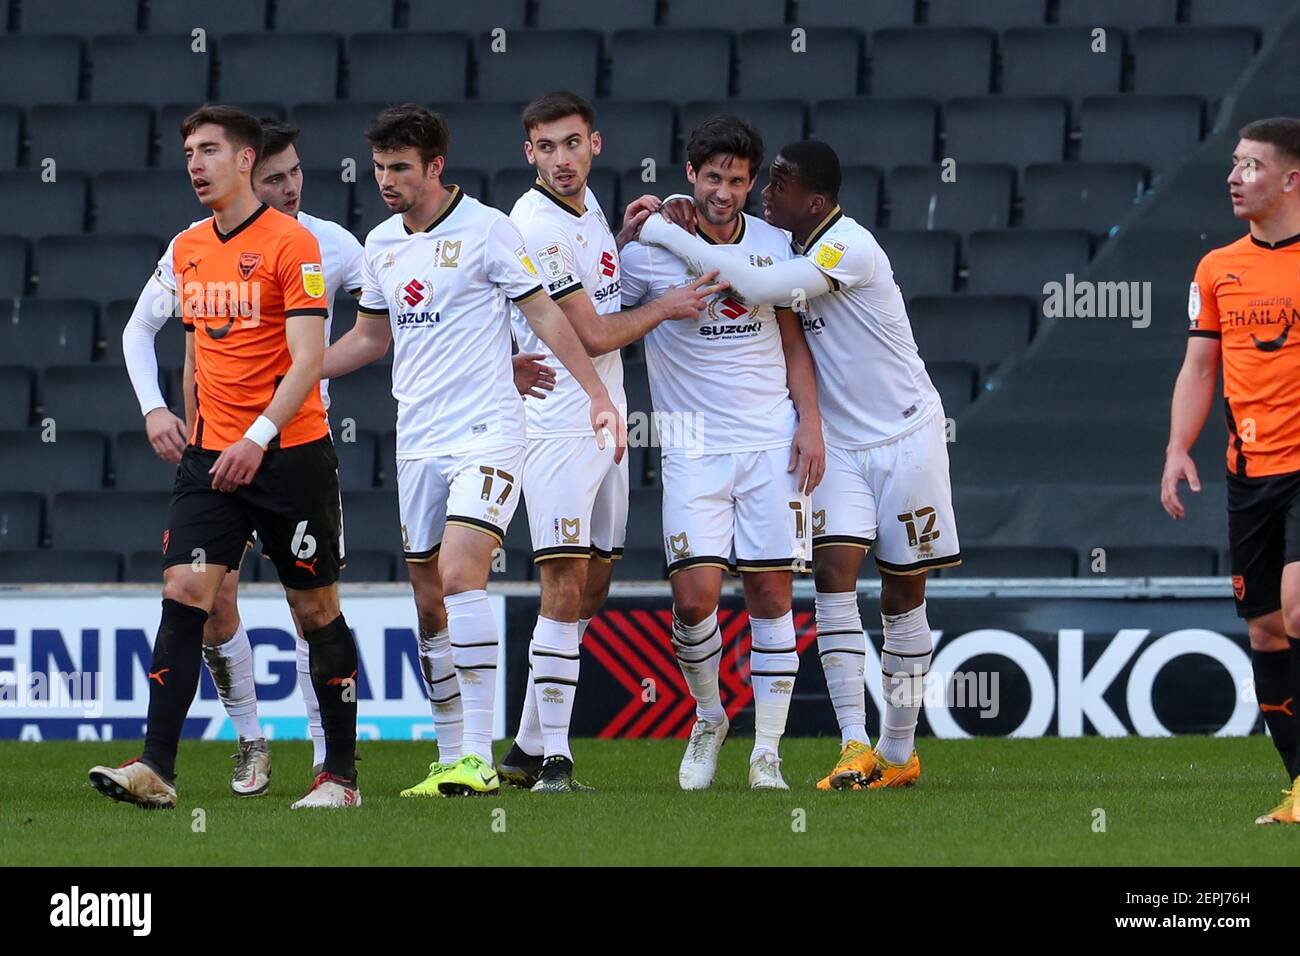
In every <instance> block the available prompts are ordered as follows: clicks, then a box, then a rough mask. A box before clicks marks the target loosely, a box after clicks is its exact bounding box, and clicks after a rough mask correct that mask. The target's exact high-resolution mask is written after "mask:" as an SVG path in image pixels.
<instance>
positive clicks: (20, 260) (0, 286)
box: [0, 236, 27, 299]
mask: <svg viewBox="0 0 1300 956" xmlns="http://www.w3.org/2000/svg"><path fill="white" fill-rule="evenodd" d="M26 288H27V243H25V242H23V240H22V239H21V238H19V237H18V236H0V299H12V298H16V297H18V296H20V295H22V294H23V292H24V290H25V289H26Z"/></svg>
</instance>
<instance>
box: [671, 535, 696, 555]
mask: <svg viewBox="0 0 1300 956" xmlns="http://www.w3.org/2000/svg"><path fill="white" fill-rule="evenodd" d="M668 549H669V550H670V551H672V553H673V557H674V558H689V557H690V556H691V543H690V541H688V540H687V538H686V532H685V531H683V532H682V533H681V534H670V535H669V536H668Z"/></svg>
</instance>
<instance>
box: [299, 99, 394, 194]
mask: <svg viewBox="0 0 1300 956" xmlns="http://www.w3.org/2000/svg"><path fill="white" fill-rule="evenodd" d="M383 108H384V105H383V104H382V103H334V102H328V103H305V104H303V105H301V106H297V107H294V108H293V109H292V110H290V111H289V122H290V123H292V124H293V125H294V126H297V127H298V128H299V129H301V130H302V135H301V136H299V138H298V147H297V148H298V155H299V157H300V158H301V159H302V165H303V168H304V169H313V170H317V169H318V170H329V171H331V172H333V173H335V174H336V176H337V173H338V172H339V170H340V169H341V168H342V166H341V164H342V162H343V160H345V159H351V160H354V161H355V162H356V174H357V179H358V180H362V179H365V180H366V181H367V182H370V183H373V182H374V179H373V176H372V174H371V169H372V167H371V161H370V144H369V143H368V142H367V141H366V127H367V126H369V125H370V122H371V120H373V119H374V118H375V116H376V115H377V114H378V113H379V111H380V110H382V109H383Z"/></svg>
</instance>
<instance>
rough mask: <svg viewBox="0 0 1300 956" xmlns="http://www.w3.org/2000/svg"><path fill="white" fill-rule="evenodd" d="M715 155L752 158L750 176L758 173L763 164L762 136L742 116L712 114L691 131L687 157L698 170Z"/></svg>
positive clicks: (750, 160) (687, 145)
mask: <svg viewBox="0 0 1300 956" xmlns="http://www.w3.org/2000/svg"><path fill="white" fill-rule="evenodd" d="M714 156H735V157H738V158H739V159H747V160H749V176H750V178H751V179H752V178H754V177H755V176H757V175H758V167H759V166H761V165H762V164H763V137H762V136H760V135H759V134H758V130H756V129H754V127H752V126H750V125H749V124H748V123H746V122H745V121H744V120H743V119H741V118H740V117H739V116H710V117H709V118H708V119H706V120H705V121H704V122H703V123H701V124H700V125H699V126H697V127H695V129H693V130H691V138H690V141H689V142H687V144H686V158H687V160H689V161H690V164H691V166H692V167H694V168H695V170H696V171H697V172H698V171H699V169H700V167H702V166H703V165H704V164H705V163H707V162H708V161H709V160H710V159H712V158H713V157H714Z"/></svg>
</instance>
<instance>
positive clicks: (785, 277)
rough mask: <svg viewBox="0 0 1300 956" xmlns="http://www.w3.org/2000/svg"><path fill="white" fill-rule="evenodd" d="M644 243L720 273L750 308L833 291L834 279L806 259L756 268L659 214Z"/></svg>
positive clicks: (644, 232)
mask: <svg viewBox="0 0 1300 956" xmlns="http://www.w3.org/2000/svg"><path fill="white" fill-rule="evenodd" d="M641 241H642V242H645V243H650V244H651V245H656V246H660V247H662V248H664V249H667V250H668V251H669V252H671V253H672V254H673V255H675V256H676V257H677V258H678V259H681V260H682V261H683V262H685V263H686V264H687V265H688V266H690V267H691V269H692V270H693V271H695V272H698V273H701V274H702V273H705V272H714V271H716V272H717V273H718V275H719V277H720V278H721V279H722V280H723V281H724V282H726V283H727V284H728V285H730V286H731V291H732V295H734V296H735V297H736V298H738V299H740V300H741V301H742V302H744V303H746V304H747V305H788V304H789V303H791V302H793V301H795V300H797V299H800V298H802V299H815V298H816V297H817V296H819V295H824V294H825V293H827V292H830V291H831V281H830V279H828V278H827V277H826V274H825V273H824V272H822V271H821V270H820V269H818V268H817V267H816V266H815V265H813V264H812V262H810V261H809V260H808V259H806V258H804V257H803V256H796V257H795V258H793V259H787V260H786V261H785V262H778V263H775V264H774V265H770V266H753V265H750V264H749V263H748V262H746V261H744V260H743V259H741V258H740V257H739V256H736V255H732V254H731V253H728V252H727V251H726V247H725V246H711V245H709V244H708V243H707V242H705V241H704V240H703V239H701V238H700V237H699V236H692V235H691V234H690V233H688V232H687V231H686V230H684V229H682V228H681V227H680V226H676V225H674V224H673V223H670V222H669V221H668V220H667V219H665V218H664V217H663V216H662V215H661V214H659V213H655V214H654V215H653V216H651V217H650V218H649V219H647V220H646V221H645V225H644V226H642V227H641ZM801 293H802V294H801Z"/></svg>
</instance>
